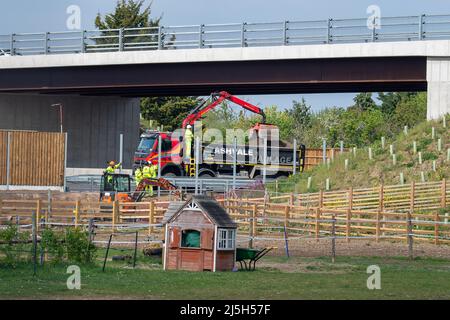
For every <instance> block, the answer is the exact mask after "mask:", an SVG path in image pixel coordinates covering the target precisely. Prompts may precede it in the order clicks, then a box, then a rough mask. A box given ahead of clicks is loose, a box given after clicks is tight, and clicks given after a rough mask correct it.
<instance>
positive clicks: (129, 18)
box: [95, 0, 161, 45]
mask: <svg viewBox="0 0 450 320" xmlns="http://www.w3.org/2000/svg"><path fill="white" fill-rule="evenodd" d="M144 2H145V1H144V0H139V1H134V0H120V1H118V2H117V5H116V8H115V10H114V12H113V13H110V14H107V15H105V17H104V19H103V18H102V15H101V14H100V13H98V14H97V17H96V18H95V26H96V27H97V28H98V29H99V30H109V29H120V28H149V27H158V26H159V22H160V20H161V17H159V18H156V19H151V18H150V14H151V9H150V7H151V5H152V3H150V4H149V5H148V6H147V7H145V8H144V7H143V6H144ZM149 33H152V31H149V30H127V31H126V32H125V35H127V37H126V43H127V44H132V43H144V42H146V43H155V42H157V41H158V35H157V33H155V35H154V36H148V34H149ZM101 35H102V36H113V38H103V39H96V40H95V42H96V44H100V45H101V44H114V45H118V44H119V38H118V32H117V31H104V32H102V34H101ZM130 36H131V37H130Z"/></svg>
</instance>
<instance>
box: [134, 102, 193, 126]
mask: <svg viewBox="0 0 450 320" xmlns="http://www.w3.org/2000/svg"><path fill="white" fill-rule="evenodd" d="M197 104H198V101H197V99H196V98H195V97H151V98H143V99H141V115H142V117H143V118H144V119H146V120H155V121H156V122H158V124H160V125H164V127H165V128H167V130H175V129H177V128H181V124H182V122H183V120H184V118H186V116H187V115H188V113H189V112H190V111H191V110H192V109H193V108H194V107H195V106H196V105H197Z"/></svg>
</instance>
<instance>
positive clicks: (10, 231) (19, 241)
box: [0, 224, 30, 267]
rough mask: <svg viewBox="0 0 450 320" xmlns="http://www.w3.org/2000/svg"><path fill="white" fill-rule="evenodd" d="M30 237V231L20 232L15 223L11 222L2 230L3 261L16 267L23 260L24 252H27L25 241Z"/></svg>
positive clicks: (0, 245)
mask: <svg viewBox="0 0 450 320" xmlns="http://www.w3.org/2000/svg"><path fill="white" fill-rule="evenodd" d="M29 239H30V233H29V232H19V229H18V228H17V226H15V225H13V224H9V225H8V226H7V227H6V229H2V230H0V253H1V256H2V257H3V259H2V260H1V261H2V263H4V264H5V265H6V266H10V267H16V266H17V264H18V262H19V261H20V260H21V257H22V253H24V252H26V251H25V248H26V243H25V242H26V241H27V240H29ZM28 256H29V253H28ZM0 258H1V257H0Z"/></svg>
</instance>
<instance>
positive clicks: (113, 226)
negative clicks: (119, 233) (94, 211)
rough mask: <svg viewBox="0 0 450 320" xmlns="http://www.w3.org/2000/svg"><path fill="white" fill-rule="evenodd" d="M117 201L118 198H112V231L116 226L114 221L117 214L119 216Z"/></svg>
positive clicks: (116, 219) (116, 218)
mask: <svg viewBox="0 0 450 320" xmlns="http://www.w3.org/2000/svg"><path fill="white" fill-rule="evenodd" d="M118 213H119V201H118V200H114V202H113V210H112V223H111V225H112V228H111V229H112V232H114V229H115V227H116V223H117V221H118V218H119V217H118V216H119V214H118Z"/></svg>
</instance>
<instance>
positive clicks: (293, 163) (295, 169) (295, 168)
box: [292, 139, 297, 175]
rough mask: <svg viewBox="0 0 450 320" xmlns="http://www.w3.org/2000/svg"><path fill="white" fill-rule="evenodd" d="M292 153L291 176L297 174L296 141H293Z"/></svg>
mask: <svg viewBox="0 0 450 320" xmlns="http://www.w3.org/2000/svg"><path fill="white" fill-rule="evenodd" d="M293 150H294V153H293V157H292V166H293V167H292V174H293V175H295V174H296V173H297V139H294V147H293Z"/></svg>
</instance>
